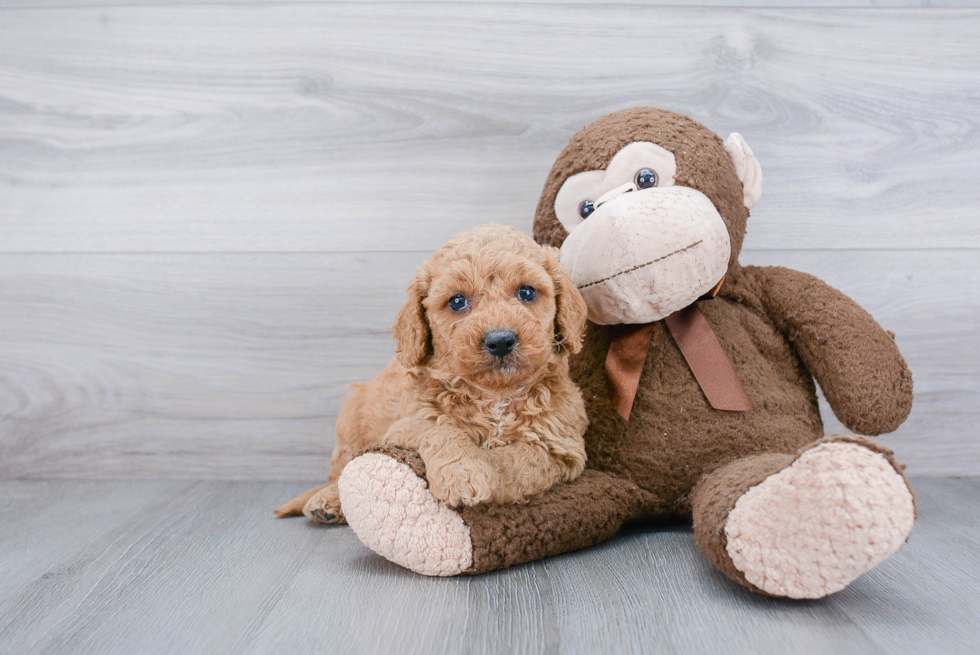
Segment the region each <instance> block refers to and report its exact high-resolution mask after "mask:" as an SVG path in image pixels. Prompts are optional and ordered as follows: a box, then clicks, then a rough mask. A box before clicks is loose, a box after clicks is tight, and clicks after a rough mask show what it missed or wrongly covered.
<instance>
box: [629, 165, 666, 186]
mask: <svg viewBox="0 0 980 655" xmlns="http://www.w3.org/2000/svg"><path fill="white" fill-rule="evenodd" d="M633 181H634V182H636V188H637V189H649V188H650V187H655V186H657V184H658V183H659V182H660V177H659V176H658V175H657V171H655V170H653V169H652V168H641V169H640V170H638V171H636V179H634V180H633Z"/></svg>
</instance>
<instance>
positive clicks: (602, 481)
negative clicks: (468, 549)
mask: <svg viewBox="0 0 980 655" xmlns="http://www.w3.org/2000/svg"><path fill="white" fill-rule="evenodd" d="M644 496H645V494H644V493H643V492H642V491H641V490H640V489H639V488H637V486H636V485H635V484H632V483H631V482H628V481H626V480H622V479H618V478H614V477H611V476H608V475H604V474H602V473H599V472H598V471H586V472H585V473H583V474H582V476H581V477H580V478H578V479H577V480H575V481H574V482H570V483H568V484H562V485H558V486H557V487H555V488H554V489H552V491H551V492H550V493H547V494H545V495H544V496H539V497H537V498H534V499H532V500H531V501H530V502H529V503H527V504H526V505H495V504H490V505H479V506H476V507H467V508H464V509H463V510H462V516H463V521H464V522H465V523H466V525H468V526H469V528H470V538H471V539H472V542H473V568H472V569H471V570H470V571H467V573H484V572H486V571H493V570H496V569H502V568H505V567H508V566H511V565H513V564H520V563H522V562H530V561H533V560H536V559H541V558H542V557H548V556H550V555H558V554H560V553H566V552H570V551H573V550H579V549H581V548H587V547H588V546H592V545H594V544H597V543H600V542H602V541H605V540H607V539H609V538H610V537H612V536H613V535H614V534H616V532H618V531H619V528H620V527H621V526H622V525H623V522H624V521H626V520H627V519H629V518H632V517H633V516H636V515H638V514H642V511H641V510H642V506H643V500H644Z"/></svg>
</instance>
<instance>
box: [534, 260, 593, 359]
mask: <svg viewBox="0 0 980 655" xmlns="http://www.w3.org/2000/svg"><path fill="white" fill-rule="evenodd" d="M542 248H543V249H544V251H545V269H546V270H547V271H548V273H549V275H551V279H552V280H553V281H554V284H555V304H556V305H557V307H556V309H555V344H556V346H557V347H558V350H559V352H562V353H572V354H573V355H574V354H575V353H577V352H579V351H580V350H582V337H583V336H584V335H585V321H586V319H587V318H588V315H589V308H588V307H587V306H586V304H585V298H583V297H582V294H581V293H579V290H578V289H576V288H575V283H574V282H572V278H571V277H569V275H568V273H567V272H566V271H565V269H564V268H563V267H562V265H561V262H560V261H559V259H558V256H559V253H560V251H559V250H558V248H552V247H551V246H542Z"/></svg>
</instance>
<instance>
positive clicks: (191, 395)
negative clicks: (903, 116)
mask: <svg viewBox="0 0 980 655" xmlns="http://www.w3.org/2000/svg"><path fill="white" fill-rule="evenodd" d="M424 257H425V255H424V254H422V253H386V254H383V255H382V254H379V253H354V254H305V253H297V254H290V255H286V254H211V255H207V254H171V255H105V254H83V255H70V254H63V255H37V254H34V255H27V254H25V255H6V256H4V257H0V317H2V323H0V325H2V329H0V416H3V417H4V418H3V421H2V422H0V477H8V478H10V477H21V478H23V477H60V478H73V477H114V478H144V477H147V476H151V477H155V478H187V479H193V478H225V479H317V478H320V477H321V476H323V475H324V473H325V465H326V460H327V458H328V456H329V454H330V451H331V448H332V445H333V435H334V421H335V419H336V413H337V410H338V407H339V403H340V399H341V397H342V395H343V393H344V391H345V388H346V385H347V384H348V383H350V382H354V381H359V380H364V379H367V378H369V377H371V376H372V375H374V374H375V373H376V372H377V371H378V370H380V369H381V368H382V367H383V366H384V365H385V364H386V363H387V362H388V360H389V359H390V358H391V356H392V355H393V352H394V347H393V344H392V341H391V336H390V333H389V331H388V330H387V326H388V325H390V324H391V323H392V322H393V320H394V316H395V313H396V311H397V309H398V307H399V306H400V305H401V303H402V302H404V299H405V288H406V287H407V286H408V282H409V280H410V279H411V277H412V274H413V271H414V269H415V268H416V267H417V266H418V265H419V264H420V263H421V262H422V260H423V259H424ZM743 261H744V262H745V263H756V264H780V265H786V266H790V267H793V268H797V269H800V270H804V271H807V272H810V273H813V274H815V275H817V276H819V277H821V278H823V279H825V280H826V281H827V282H828V283H830V284H831V285H833V286H836V287H838V288H840V289H842V290H843V291H844V292H846V293H848V294H850V295H851V296H853V297H854V298H855V299H856V300H857V301H858V302H859V303H861V304H862V305H864V306H865V307H866V308H867V309H868V310H869V311H871V312H872V314H873V315H875V316H876V317H877V318H878V320H879V321H880V322H881V323H882V325H884V326H885V327H886V328H887V329H890V330H893V331H894V332H896V334H897V339H898V344H899V346H900V347H901V348H902V350H903V352H904V353H905V356H906V358H907V359H908V362H909V365H910V367H911V369H912V371H913V375H914V379H915V404H914V407H913V411H912V416H911V417H910V419H909V420H908V421H907V422H906V423H905V425H903V426H902V427H901V428H900V429H899V430H898V431H897V432H895V433H893V434H891V435H887V436H885V437H883V438H882V440H883V441H884V442H885V443H886V444H887V445H889V446H891V447H893V448H894V449H895V450H896V451H897V453H898V455H899V457H900V459H902V460H903V461H905V462H906V463H907V464H908V465H909V466H910V470H911V471H912V472H913V473H916V474H923V473H930V474H953V473H958V474H962V473H971V472H972V473H976V472H977V471H978V470H980V446H978V443H977V439H976V438H975V435H976V427H975V426H976V425H977V424H978V422H980V381H978V379H977V370H980V346H978V344H980V289H978V287H977V285H976V284H973V281H974V280H976V279H978V277H980V259H978V258H977V257H976V256H975V255H974V253H972V252H969V251H925V252H915V251H912V252H874V251H815V252H808V251H782V252H770V251H767V252H749V253H746V255H745V256H744V257H743ZM950 280H954V281H953V282H951V281H950ZM824 415H825V418H827V419H831V418H832V416H831V415H830V414H829V412H828V411H827V408H826V405H825V406H824ZM838 425H839V424H836V423H835V422H834V421H832V420H828V429H829V430H834V429H837V426H838Z"/></svg>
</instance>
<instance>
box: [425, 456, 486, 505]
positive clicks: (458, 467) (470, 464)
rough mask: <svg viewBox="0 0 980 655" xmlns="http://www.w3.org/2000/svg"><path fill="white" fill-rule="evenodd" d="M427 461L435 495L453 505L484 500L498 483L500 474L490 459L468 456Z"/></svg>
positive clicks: (427, 473)
mask: <svg viewBox="0 0 980 655" xmlns="http://www.w3.org/2000/svg"><path fill="white" fill-rule="evenodd" d="M425 464H426V477H428V479H429V488H430V489H431V491H432V495H433V496H435V497H436V498H438V499H439V500H441V501H443V502H445V503H446V504H447V505H449V506H450V507H459V506H460V505H479V504H480V503H485V502H487V501H489V500H490V499H491V498H492V497H493V492H494V490H495V489H496V488H497V487H498V486H499V481H498V477H499V476H498V474H497V471H496V469H494V468H493V464H491V463H490V460H489V458H480V457H473V456H467V457H461V458H459V459H456V460H453V461H450V462H428V461H427V462H426V463H425Z"/></svg>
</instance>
